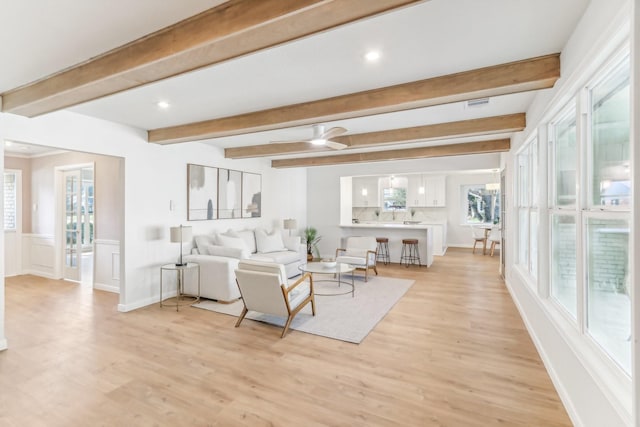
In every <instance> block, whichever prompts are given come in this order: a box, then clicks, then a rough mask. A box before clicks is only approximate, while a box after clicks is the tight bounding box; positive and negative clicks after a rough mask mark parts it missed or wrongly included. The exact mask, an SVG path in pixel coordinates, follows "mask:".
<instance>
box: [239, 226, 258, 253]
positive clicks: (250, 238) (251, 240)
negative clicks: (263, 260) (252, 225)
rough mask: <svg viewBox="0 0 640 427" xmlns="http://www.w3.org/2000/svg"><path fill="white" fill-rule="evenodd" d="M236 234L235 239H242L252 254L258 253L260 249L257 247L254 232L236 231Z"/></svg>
mask: <svg viewBox="0 0 640 427" xmlns="http://www.w3.org/2000/svg"><path fill="white" fill-rule="evenodd" d="M234 234H235V236H234V237H240V238H241V239H242V240H244V242H245V243H246V245H247V248H249V252H251V253H252V254H254V253H256V251H257V250H258V248H257V245H256V237H255V235H254V233H253V230H242V231H236V232H234Z"/></svg>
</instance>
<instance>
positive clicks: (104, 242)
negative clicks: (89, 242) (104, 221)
mask: <svg viewBox="0 0 640 427" xmlns="http://www.w3.org/2000/svg"><path fill="white" fill-rule="evenodd" d="M93 243H94V244H95V245H111V246H118V247H119V246H120V242H119V241H118V240H110V239H93Z"/></svg>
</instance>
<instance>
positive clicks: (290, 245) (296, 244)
mask: <svg viewBox="0 0 640 427" xmlns="http://www.w3.org/2000/svg"><path fill="white" fill-rule="evenodd" d="M282 240H283V241H284V247H285V248H287V249H288V250H290V251H294V252H298V251H299V250H300V245H301V243H300V236H284V237H283V238H282Z"/></svg>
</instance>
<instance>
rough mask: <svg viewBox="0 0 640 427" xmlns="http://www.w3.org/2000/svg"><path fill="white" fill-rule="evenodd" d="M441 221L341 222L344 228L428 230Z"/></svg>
mask: <svg viewBox="0 0 640 427" xmlns="http://www.w3.org/2000/svg"><path fill="white" fill-rule="evenodd" d="M434 225H443V224H441V223H420V224H403V223H401V222H360V223H358V224H341V225H340V227H344V228H407V229H412V230H416V229H418V230H426V229H428V228H431V227H433V226H434Z"/></svg>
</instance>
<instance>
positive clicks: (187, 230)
mask: <svg viewBox="0 0 640 427" xmlns="http://www.w3.org/2000/svg"><path fill="white" fill-rule="evenodd" d="M192 229H193V227H191V226H187V227H185V226H183V225H182V224H180V226H179V227H171V229H170V230H171V242H172V243H180V261H179V262H177V263H176V267H184V266H185V265H187V263H186V262H183V261H182V245H183V244H185V243H187V242H190V241H191V238H192V237H193V232H192Z"/></svg>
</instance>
